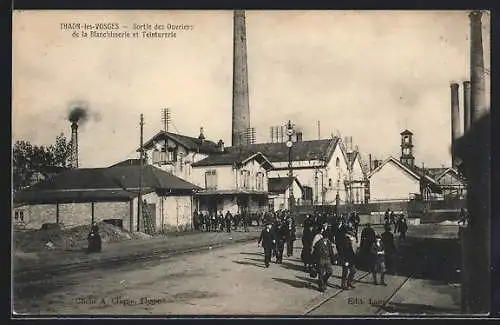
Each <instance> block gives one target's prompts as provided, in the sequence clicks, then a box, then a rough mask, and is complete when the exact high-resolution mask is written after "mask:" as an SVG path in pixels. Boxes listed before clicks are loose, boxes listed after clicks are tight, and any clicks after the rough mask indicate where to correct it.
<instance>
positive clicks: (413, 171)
mask: <svg viewBox="0 0 500 325" xmlns="http://www.w3.org/2000/svg"><path fill="white" fill-rule="evenodd" d="M388 162H393V163H394V164H395V165H396V166H398V167H399V168H401V169H402V170H404V171H405V172H407V173H408V174H410V175H411V176H413V177H414V178H415V179H417V180H419V181H420V180H421V178H422V172H421V171H419V169H418V167H416V166H412V167H410V166H408V165H405V164H403V163H401V162H400V161H399V160H398V159H396V158H394V157H392V156H390V157H389V158H387V159H386V160H385V161H384V162H382V164H380V166H378V167H377V168H375V169H374V170H373V171H372V172H371V173H370V174H369V175H368V178H370V177H371V176H373V174H375V173H377V172H378V171H379V170H381V169H382V168H383V167H384V166H385V165H386V164H387V163H388ZM425 179H426V180H427V181H429V182H431V183H432V184H437V182H436V180H435V179H433V178H432V177H430V176H429V175H427V174H426V175H425Z"/></svg>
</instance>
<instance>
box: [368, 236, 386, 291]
mask: <svg viewBox="0 0 500 325" xmlns="http://www.w3.org/2000/svg"><path fill="white" fill-rule="evenodd" d="M371 252H372V254H373V261H374V263H373V268H372V275H373V283H374V284H375V285H377V284H378V282H377V274H380V284H381V285H384V286H385V285H387V284H386V283H385V279H384V277H385V249H384V245H383V244H382V238H381V237H380V235H377V237H376V240H375V243H374V244H373V246H372V249H371Z"/></svg>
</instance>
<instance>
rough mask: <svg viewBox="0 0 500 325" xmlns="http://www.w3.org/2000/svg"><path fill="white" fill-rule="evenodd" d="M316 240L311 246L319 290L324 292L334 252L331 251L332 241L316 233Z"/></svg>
mask: <svg viewBox="0 0 500 325" xmlns="http://www.w3.org/2000/svg"><path fill="white" fill-rule="evenodd" d="M316 238H317V241H316V242H315V244H314V247H313V261H314V266H315V267H316V272H317V274H318V285H319V290H320V291H321V292H324V291H325V290H326V287H327V285H328V279H329V278H330V277H331V276H332V274H333V268H332V264H333V262H334V258H335V254H334V252H333V244H332V242H331V241H330V240H329V239H328V238H326V237H323V236H322V235H321V234H317V237H316Z"/></svg>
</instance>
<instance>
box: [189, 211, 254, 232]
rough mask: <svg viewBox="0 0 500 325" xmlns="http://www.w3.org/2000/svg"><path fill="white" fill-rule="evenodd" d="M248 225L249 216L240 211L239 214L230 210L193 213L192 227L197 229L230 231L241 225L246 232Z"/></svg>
mask: <svg viewBox="0 0 500 325" xmlns="http://www.w3.org/2000/svg"><path fill="white" fill-rule="evenodd" d="M249 225H250V218H249V215H248V213H246V212H242V213H241V214H235V215H233V214H231V212H230V211H226V214H223V212H222V211H219V213H218V214H217V213H211V214H208V213H203V212H201V211H200V212H199V213H198V212H197V211H196V210H195V211H194V213H193V227H194V230H198V231H220V232H222V231H226V232H231V229H233V230H238V228H239V227H240V226H243V230H244V231H245V232H248V231H249V230H248V226H249Z"/></svg>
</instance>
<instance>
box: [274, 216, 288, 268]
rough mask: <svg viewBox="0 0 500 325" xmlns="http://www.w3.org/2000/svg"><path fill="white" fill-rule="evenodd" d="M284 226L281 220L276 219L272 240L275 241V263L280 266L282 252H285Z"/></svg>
mask: <svg viewBox="0 0 500 325" xmlns="http://www.w3.org/2000/svg"><path fill="white" fill-rule="evenodd" d="M286 230H287V229H286V224H285V223H284V222H283V220H282V219H278V220H277V222H276V224H275V227H274V236H275V237H274V239H275V241H276V245H275V249H276V263H277V264H281V263H282V262H283V251H284V250H285V241H286Z"/></svg>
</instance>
